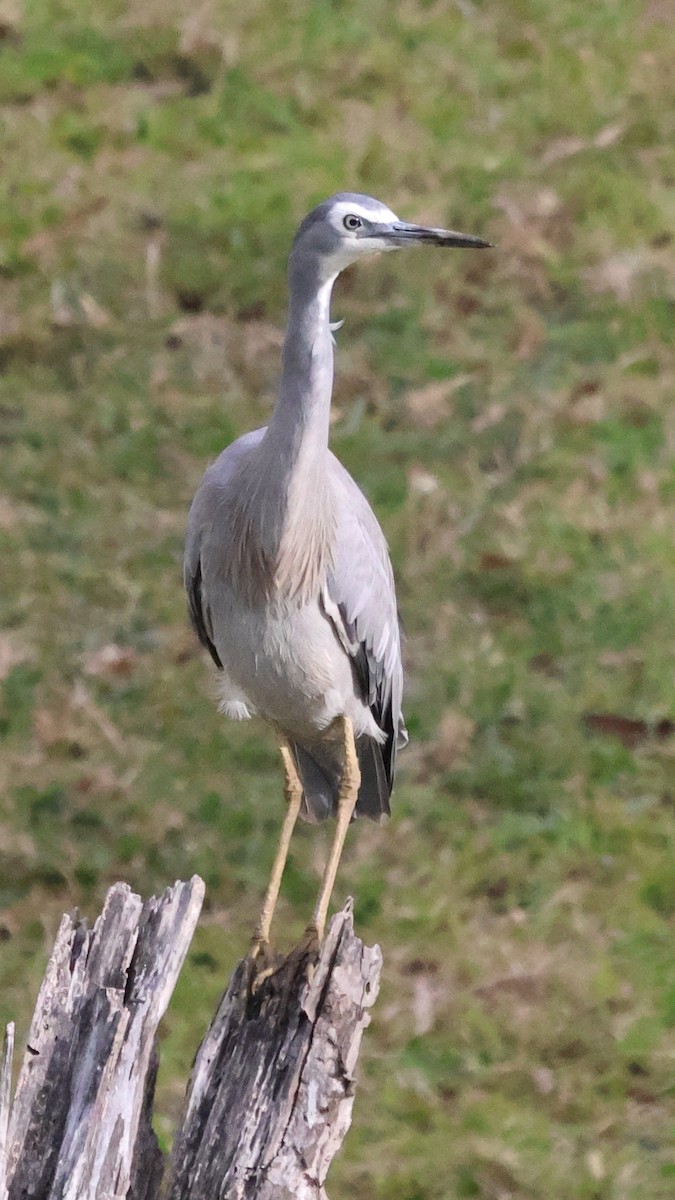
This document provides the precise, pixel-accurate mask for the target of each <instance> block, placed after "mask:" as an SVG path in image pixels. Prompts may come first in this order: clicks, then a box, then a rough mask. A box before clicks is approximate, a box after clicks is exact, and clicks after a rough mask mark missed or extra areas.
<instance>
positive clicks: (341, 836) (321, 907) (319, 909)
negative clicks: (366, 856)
mask: <svg viewBox="0 0 675 1200" xmlns="http://www.w3.org/2000/svg"><path fill="white" fill-rule="evenodd" d="M340 721H341V724H342V729H341V733H342V748H343V768H342V779H341V780H340V791H339V794H338V808H337V822H336V825H335V834H334V836H333V842H332V845H331V848H330V854H329V855H328V862H327V863H326V869H325V871H324V873H323V879H322V881H321V890H320V891H319V896H318V899H317V902H316V906H315V909H314V913H313V915H312V921H311V924H310V925H309V927H308V930H307V932H308V933H309V934H316V936H317V937H318V939H319V941H321V939H322V938H323V933H324V929H325V927H326V917H327V915H328V905H329V904H330V898H331V895H332V893H333V888H334V886H335V877H336V875H337V871H338V865H339V863H340V858H341V856H342V847H343V846H344V844H345V836H346V833H347V830H348V828H349V822H350V821H351V819H352V814H353V812H354V808H355V807H356V800H357V797H358V794H359V787H360V786H361V772H360V770H359V760H358V758H357V756H356V745H355V743H354V729H353V727H352V723H351V721H350V720H349V717H340Z"/></svg>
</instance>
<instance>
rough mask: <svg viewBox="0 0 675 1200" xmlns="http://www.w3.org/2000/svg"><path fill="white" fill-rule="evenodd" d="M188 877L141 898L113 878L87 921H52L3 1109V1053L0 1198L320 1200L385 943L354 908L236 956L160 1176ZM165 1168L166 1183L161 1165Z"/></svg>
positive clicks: (191, 916)
mask: <svg viewBox="0 0 675 1200" xmlns="http://www.w3.org/2000/svg"><path fill="white" fill-rule="evenodd" d="M203 894H204V885H203V883H202V881H201V880H200V879H198V878H196V877H195V878H193V879H192V880H191V881H190V882H189V883H177V884H175V886H174V887H172V888H168V889H167V890H166V891H165V892H164V893H163V895H162V896H160V897H158V898H153V899H151V900H148V901H146V902H145V903H143V902H142V901H141V899H140V897H139V896H137V895H135V894H134V893H133V892H132V891H131V890H130V889H129V888H128V887H127V886H126V885H125V884H116V885H115V886H114V887H113V888H111V890H110V891H109V892H108V895H107V897H106V900H105V904H104V908H103V911H102V913H101V916H100V917H99V919H98V920H97V922H96V924H95V925H94V928H93V929H91V930H90V929H88V928H87V926H86V924H85V923H84V922H83V921H82V920H81V919H80V918H79V917H78V916H71V917H64V918H63V920H62V922H61V926H60V928H59V932H58V936H57V939H56V943H55V946H54V950H53V953H52V955H51V958H50V960H49V963H48V965H47V970H46V973H45V977H44V981H43V983H42V987H41V989H40V994H39V997H38V1002H37V1005H36V1009H35V1014H34V1016H33V1021H32V1024H31V1028H30V1033H29V1037H28V1044H27V1047H26V1052H25V1055H24V1059H23V1063H22V1066H21V1071H20V1074H19V1079H18V1083H17V1088H16V1094H15V1097H14V1103H13V1106H12V1105H10V1083H9V1081H10V1074H11V1059H12V1041H13V1029H12V1028H11V1027H10V1028H9V1029H8V1032H7V1036H6V1039H5V1051H4V1056H3V1060H2V1062H1V1063H0V1200H29V1198H30V1200H160V1196H161V1197H163V1198H164V1200H207V1198H208V1200H226V1198H227V1200H253V1197H255V1200H289V1198H290V1197H293V1198H294V1200H310V1198H312V1200H326V1193H325V1191H324V1186H323V1185H324V1181H325V1178H326V1173H327V1171H328V1168H329V1166H330V1163H331V1161H332V1159H333V1157H334V1155H335V1153H336V1152H337V1150H338V1149H339V1147H340V1146H341V1144H342V1141H343V1139H344V1136H345V1133H346V1131H347V1129H348V1127H349V1124H350V1120H351V1111H352V1103H353V1097H354V1072H355V1067H356V1060H357V1058H358V1053H359V1047H360V1043H361V1036H362V1033H363V1030H364V1028H365V1027H366V1025H367V1024H368V1022H369V1020H370V1016H369V1013H368V1010H369V1008H370V1007H371V1005H372V1004H373V1003H374V1001H375V998H376V995H377V990H378V986H379V975H380V968H381V955H380V951H379V947H377V946H376V947H373V948H367V947H364V946H363V944H362V942H360V941H359V939H358V938H357V937H356V936H355V934H354V928H353V919H352V910H351V904H348V905H347V906H346V907H345V909H343V911H342V912H340V913H338V914H337V915H336V916H335V917H333V920H332V922H331V924H330V927H329V930H328V934H327V936H326V938H325V940H324V942H323V945H322V947H321V950H320V953H319V952H317V951H316V949H314V950H310V948H309V947H304V948H298V949H296V950H295V951H293V952H291V954H290V955H289V956H288V957H286V958H285V959H279V960H277V961H276V962H275V963H274V964H273V966H272V967H270V969H269V971H268V972H267V973H266V974H265V975H264V976H261V975H260V973H259V971H260V968H259V965H258V966H257V968H256V967H254V965H253V963H252V962H251V960H250V959H249V958H245V959H244V960H243V961H242V962H240V963H239V964H238V966H237V967H236V968H235V971H234V974H233V976H232V979H231V981H230V984H229V986H228V988H227V991H226V992H225V994H224V996H223V998H222V1000H221V1002H220V1005H219V1007H218V1011H217V1013H216V1015H215V1017H214V1020H213V1022H212V1024H211V1027H210V1028H209V1030H208V1031H207V1033H206V1036H205V1037H204V1039H203V1041H202V1044H201V1047H200V1049H199V1051H198V1053H197V1056H196V1059H195V1063H194V1066H193V1070H192V1075H191V1079H190V1084H189V1088H188V1092H187V1096H186V1101H185V1109H184V1112H183V1116H182V1120H181V1123H180V1125H179V1128H178V1131H177V1133H176V1136H175V1140H174V1150H173V1155H172V1159H171V1162H170V1164H168V1172H167V1171H166V1170H165V1167H166V1164H165V1162H164V1159H163V1155H162V1153H161V1151H160V1149H159V1146H158V1144H157V1139H156V1137H155V1134H154V1132H153V1129H152V1106H153V1100H154V1089H155V1080H156V1075H157V1066H158V1054H157V1049H156V1042H155V1039H156V1031H157V1026H158V1023H159V1021H160V1019H161V1017H162V1015H163V1013H164V1011H165V1009H166V1006H167V1004H168V1001H169V998H170V996H171V993H172V991H173V988H174V986H175V983H176V980H177V978H178V974H179V972H180V969H181V966H182V964H183V961H184V958H185V955H186V953H187V949H188V946H189V944H190V941H191V938H192V934H193V932H194V928H195V925H196V922H197V918H198V915H199V911H200V909H201V904H202V899H203ZM166 1174H168V1181H165V1179H164V1176H165V1175H166Z"/></svg>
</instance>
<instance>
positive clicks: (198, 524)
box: [183, 429, 265, 671]
mask: <svg viewBox="0 0 675 1200" xmlns="http://www.w3.org/2000/svg"><path fill="white" fill-rule="evenodd" d="M264 433H265V430H264V429H254V430H251V432H250V433H245V434H244V436H243V437H240V438H237V440H236V442H233V443H232V445H231V446H228V447H227V448H226V449H225V450H223V452H222V454H219V456H218V458H217V459H216V460H215V462H213V463H212V464H211V466H210V467H208V469H207V470H206V472H205V473H204V476H203V478H202V481H201V483H200V485H199V487H198V488H197V491H196V493H195V498H194V500H193V501H192V507H191V509H190V515H189V517H188V526H187V534H186V538H185V556H184V559H183V581H184V584H185V591H186V593H187V600H188V614H189V617H190V622H191V624H192V628H193V629H194V631H195V633H196V634H197V637H198V638H199V640H200V642H201V643H202V645H203V646H205V647H206V649H207V650H208V652H209V654H210V655H211V658H212V659H213V661H214V663H215V664H216V666H217V667H218V669H219V670H221V671H222V669H223V664H222V662H221V660H220V655H219V654H218V651H217V649H216V645H215V639H214V636H213V626H212V623H211V608H210V605H209V598H208V595H206V593H205V589H204V584H203V569H202V550H203V546H204V542H205V541H206V540H207V538H208V537H209V535H210V533H211V527H212V524H213V520H214V515H215V513H217V511H218V504H217V498H218V494H219V493H222V492H223V491H224V490H225V489H226V488H227V486H228V484H229V482H230V480H231V479H232V477H233V475H234V473H235V471H236V470H237V468H238V466H239V464H240V462H241V459H242V457H243V455H245V454H247V453H248V452H249V451H250V450H251V449H253V447H254V446H257V445H258V444H259V443H260V441H261V440H262V437H263V435H264Z"/></svg>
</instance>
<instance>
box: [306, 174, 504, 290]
mask: <svg viewBox="0 0 675 1200" xmlns="http://www.w3.org/2000/svg"><path fill="white" fill-rule="evenodd" d="M421 245H432V246H460V247H461V246H465V247H471V248H474V249H483V248H485V247H489V246H490V245H491V243H490V242H486V241H484V240H483V238H479V237H474V236H473V235H472V234H469V233H457V232H455V231H454V230H452V229H437V228H433V227H431V226H426V225H411V224H409V223H408V222H407V221H402V220H401V219H400V217H397V216H396V213H393V212H392V211H391V209H390V208H387V206H386V204H382V203H381V202H380V201H379V200H374V199H373V198H372V196H361V195H358V194H357V193H354V192H337V193H336V194H335V195H334V196H331V197H330V198H329V199H328V200H324V201H323V203H322V204H319V205H317V207H316V208H314V209H312V211H311V212H310V213H309V214H308V215H307V216H306V217H305V219H304V221H303V222H302V223H301V225H300V227H299V229H298V231H297V233H296V235H295V240H294V242H293V252H292V253H293V254H294V255H295V256H297V257H300V256H304V255H306V254H309V255H312V256H314V257H316V258H317V259H318V260H319V262H320V267H321V274H322V276H323V277H324V278H325V279H330V278H334V277H335V276H336V275H337V274H339V272H340V271H343V270H344V269H345V267H348V266H350V264H351V263H353V262H356V261H357V259H359V258H362V257H364V256H365V255H367V254H377V253H380V252H381V251H383V250H403V249H405V248H406V247H409V246H421Z"/></svg>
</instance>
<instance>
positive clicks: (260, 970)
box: [246, 934, 277, 995]
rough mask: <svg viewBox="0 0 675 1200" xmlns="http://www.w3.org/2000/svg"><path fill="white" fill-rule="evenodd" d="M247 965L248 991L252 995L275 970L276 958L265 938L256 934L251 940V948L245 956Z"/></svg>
mask: <svg viewBox="0 0 675 1200" xmlns="http://www.w3.org/2000/svg"><path fill="white" fill-rule="evenodd" d="M246 957H247V959H248V963H249V977H248V990H249V994H250V995H253V994H254V993H255V992H257V991H258V989H259V988H260V987H261V986H262V984H263V983H264V982H265V980H266V979H269V977H270V975H273V974H274V972H275V970H276V968H277V956H276V954H275V953H274V951H273V949H272V947H271V945H270V943H269V942H268V940H267V938H263V937H259V936H258V935H257V934H256V935H254V936H253V937H252V938H251V946H250V948H249V952H248V954H247V956H246Z"/></svg>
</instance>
